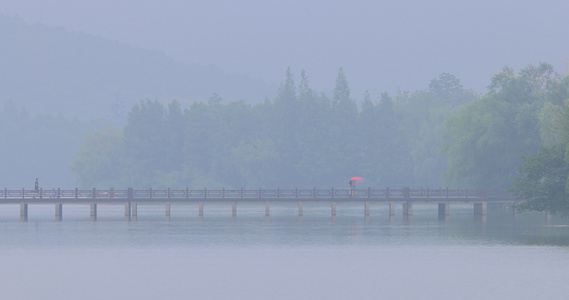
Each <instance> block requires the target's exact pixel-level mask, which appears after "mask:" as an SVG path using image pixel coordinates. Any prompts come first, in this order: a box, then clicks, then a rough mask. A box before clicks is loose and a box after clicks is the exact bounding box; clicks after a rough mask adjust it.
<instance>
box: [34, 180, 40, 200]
mask: <svg viewBox="0 0 569 300" xmlns="http://www.w3.org/2000/svg"><path fill="white" fill-rule="evenodd" d="M39 194H40V183H39V179H38V178H36V183H35V185H34V198H35V197H36V196H38V195H39Z"/></svg>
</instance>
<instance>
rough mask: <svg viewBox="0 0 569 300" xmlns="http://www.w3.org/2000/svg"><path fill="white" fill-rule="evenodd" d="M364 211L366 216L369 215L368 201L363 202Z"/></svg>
mask: <svg viewBox="0 0 569 300" xmlns="http://www.w3.org/2000/svg"><path fill="white" fill-rule="evenodd" d="M364 213H365V216H366V217H369V201H368V202H366V203H364Z"/></svg>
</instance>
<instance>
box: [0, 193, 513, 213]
mask: <svg viewBox="0 0 569 300" xmlns="http://www.w3.org/2000/svg"><path fill="white" fill-rule="evenodd" d="M517 201H518V200H517V199H516V198H515V197H514V196H513V195H512V194H511V193H508V192H506V191H505V190H503V189H486V188H476V189H468V188H464V189H460V188H456V189H449V188H444V189H443V188H436V189H431V188H426V189H423V188H420V189H412V188H408V187H404V188H400V189H390V188H384V189H372V188H367V189H358V190H353V191H351V190H347V189H334V188H331V189H316V188H312V189H298V188H295V189H280V188H277V189H261V188H259V189H254V190H251V189H207V188H204V189H198V190H194V189H188V188H186V189H181V190H180V189H170V188H168V189H165V190H154V189H152V188H150V189H144V190H140V189H133V188H128V189H124V190H115V189H113V188H111V189H105V190H100V189H95V188H93V189H89V190H80V189H77V188H76V189H73V190H65V189H60V188H57V189H55V188H54V189H40V190H39V191H34V190H26V189H19V190H9V189H7V188H5V189H4V190H0V204H20V220H21V221H27V220H28V206H29V205H31V204H54V205H55V219H56V220H57V221H61V220H62V217H63V204H89V205H90V217H91V220H96V219H97V205H98V204H124V212H125V219H127V220H136V217H137V214H138V213H137V210H138V206H139V205H144V204H151V203H152V204H163V205H164V207H165V216H166V217H167V218H169V217H170V212H171V204H172V203H177V204H196V205H198V207H199V216H200V217H202V216H203V214H204V205H207V204H208V203H228V204H231V205H232V215H233V216H236V215H237V204H239V203H247V202H249V203H264V204H265V216H269V215H270V205H271V203H290V204H293V203H294V204H297V205H298V215H299V216H302V215H303V204H304V203H306V202H317V203H329V204H330V209H331V215H332V216H333V217H334V216H336V204H337V203H361V204H363V211H364V215H365V216H366V217H368V216H369V213H370V205H371V204H386V205H389V215H390V217H392V216H394V215H395V205H396V204H401V206H402V213H403V215H404V216H405V217H410V216H412V215H413V204H416V203H417V204H419V203H420V204H435V205H438V215H439V218H440V219H443V218H446V217H448V216H449V215H450V205H451V204H472V205H473V208H474V214H475V215H477V216H482V217H484V218H485V217H486V214H487V205H488V203H504V204H515V203H516V202H517ZM514 213H515V210H514Z"/></svg>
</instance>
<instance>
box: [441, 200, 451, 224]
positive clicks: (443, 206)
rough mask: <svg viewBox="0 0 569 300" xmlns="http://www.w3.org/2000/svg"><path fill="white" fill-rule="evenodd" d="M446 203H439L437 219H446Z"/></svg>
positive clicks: (447, 211)
mask: <svg viewBox="0 0 569 300" xmlns="http://www.w3.org/2000/svg"><path fill="white" fill-rule="evenodd" d="M449 206H450V205H449V204H448V203H439V220H446V219H447V217H448V216H449V215H450V212H449Z"/></svg>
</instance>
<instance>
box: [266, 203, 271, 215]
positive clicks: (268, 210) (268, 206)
mask: <svg viewBox="0 0 569 300" xmlns="http://www.w3.org/2000/svg"><path fill="white" fill-rule="evenodd" d="M270 207H271V206H270V205H269V201H265V217H268V216H270V215H271V211H270V210H271V209H270Z"/></svg>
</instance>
